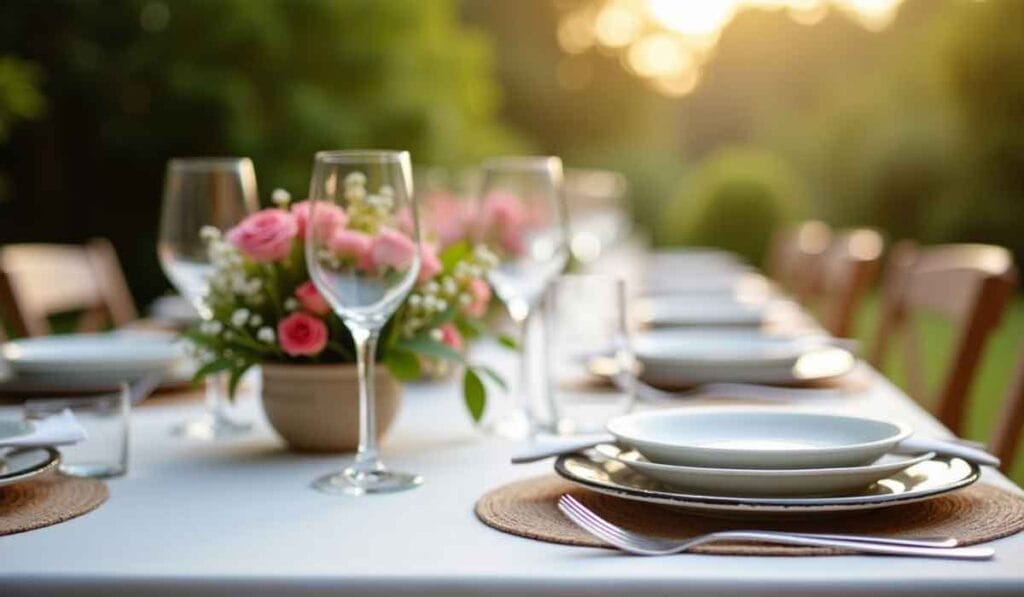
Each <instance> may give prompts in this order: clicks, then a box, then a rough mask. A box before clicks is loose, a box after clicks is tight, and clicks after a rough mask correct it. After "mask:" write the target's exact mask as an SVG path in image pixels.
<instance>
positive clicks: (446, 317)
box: [426, 306, 458, 329]
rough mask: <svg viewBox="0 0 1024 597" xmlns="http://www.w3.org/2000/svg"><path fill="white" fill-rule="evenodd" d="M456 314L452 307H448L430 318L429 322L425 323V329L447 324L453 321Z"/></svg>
mask: <svg viewBox="0 0 1024 597" xmlns="http://www.w3.org/2000/svg"><path fill="white" fill-rule="evenodd" d="M457 313H458V311H457V310H456V309H455V307H454V306H452V307H448V308H447V309H445V310H444V311H442V312H440V313H438V314H437V315H435V316H433V317H431V318H430V321H428V322H427V323H426V327H427V329H433V328H439V327H441V326H442V325H444V324H446V323H448V322H449V321H451V320H453V319H455V315H456V314H457Z"/></svg>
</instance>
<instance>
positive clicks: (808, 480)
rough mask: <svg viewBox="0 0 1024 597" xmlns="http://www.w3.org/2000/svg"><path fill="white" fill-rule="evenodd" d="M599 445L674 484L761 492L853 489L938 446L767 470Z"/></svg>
mask: <svg viewBox="0 0 1024 597" xmlns="http://www.w3.org/2000/svg"><path fill="white" fill-rule="evenodd" d="M595 450H596V451H597V453H598V454H600V455H601V456H604V457H605V458H612V459H615V460H618V461H619V462H621V463H623V464H625V465H626V466H628V467H629V468H631V469H633V470H634V471H636V472H638V473H640V474H642V475H647V476H648V477H651V478H653V479H657V480H658V481H661V482H662V483H665V484H666V485H668V486H670V487H672V488H675V489H683V490H688V491H696V492H698V493H706V494H708V495H738V496H761V497H776V496H797V495H805V496H807V495H819V496H820V495H836V494H841V493H844V492H846V493H849V492H851V491H856V490H859V489H863V488H865V487H867V486H869V485H871V484H872V483H874V482H875V481H878V480H879V479H883V478H885V477H888V476H890V475H893V474H895V473H898V472H900V471H901V470H903V469H905V468H907V467H910V466H913V465H915V464H918V463H920V462H924V461H926V460H931V459H932V458H934V457H935V453H934V452H929V453H927V454H922V455H919V456H905V455H897V454H887V455H885V456H883V457H882V458H881V459H879V460H878V461H877V462H874V463H872V464H868V465H864V466H850V467H836V468H810V469H773V470H765V469H737V468H708V467H699V466H680V465H673V464H659V463H657V462H651V461H650V460H647V459H646V458H644V456H643V454H641V453H640V452H637V451H636V450H623V449H621V448H619V447H618V446H615V445H612V444H601V445H600V446H597V447H596V448H595Z"/></svg>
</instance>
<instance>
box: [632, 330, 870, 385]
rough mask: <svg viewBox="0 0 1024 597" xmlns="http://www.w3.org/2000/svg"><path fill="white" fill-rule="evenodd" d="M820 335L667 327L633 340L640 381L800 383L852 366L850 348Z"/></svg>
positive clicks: (841, 372)
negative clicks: (839, 346) (639, 368)
mask: <svg viewBox="0 0 1024 597" xmlns="http://www.w3.org/2000/svg"><path fill="white" fill-rule="evenodd" d="M830 342H831V339H830V338H829V337H828V336H824V335H818V334H806V335H796V336H792V335H778V334H771V333H768V332H764V331H760V330H753V329H727V328H666V329H656V330H650V331H647V332H643V333H641V334H638V335H637V336H636V337H635V338H634V343H633V349H634V352H635V354H636V357H637V359H638V361H639V362H640V364H641V365H642V367H643V371H642V374H641V376H642V377H643V379H644V381H646V382H647V383H650V384H652V385H656V386H662V387H686V386H692V385H697V384H703V383H714V382H746V383H764V384H798V383H806V382H812V381H825V380H829V379H833V378H836V377H839V376H841V375H844V374H846V373H848V372H849V371H850V370H851V369H852V368H853V366H854V365H855V364H856V359H855V358H854V356H853V355H852V354H850V352H849V351H847V350H844V349H841V348H836V347H834V346H832V345H831V344H830Z"/></svg>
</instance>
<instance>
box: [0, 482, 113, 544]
mask: <svg viewBox="0 0 1024 597" xmlns="http://www.w3.org/2000/svg"><path fill="white" fill-rule="evenodd" d="M109 495H110V494H109V492H108V491H107V485H106V484H105V483H104V482H103V481H98V480H96V479H81V478H78V477H69V476H67V475H61V474H59V473H54V474H51V475H46V476H44V477H42V478H39V479H33V480H32V481H26V482H24V483H16V484H14V485H6V486H4V487H0V535H12V534H14V533H22V532H25V531H31V530H32V529H39V528H42V527H48V526H50V525H52V524H57V523H59V522H64V521H65V520H69V519H72V518H74V517H76V516H81V515H82V514H85V513H87V512H91V511H93V510H95V509H96V508H97V507H99V505H100V504H102V503H103V502H105V501H106V500H107V497H108V496H109Z"/></svg>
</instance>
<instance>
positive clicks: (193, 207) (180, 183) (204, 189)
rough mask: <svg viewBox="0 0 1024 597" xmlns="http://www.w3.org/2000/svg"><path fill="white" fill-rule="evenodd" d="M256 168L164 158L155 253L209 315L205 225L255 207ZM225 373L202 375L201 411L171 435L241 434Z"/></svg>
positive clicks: (228, 161) (225, 223) (234, 219)
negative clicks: (203, 397)
mask: <svg viewBox="0 0 1024 597" xmlns="http://www.w3.org/2000/svg"><path fill="white" fill-rule="evenodd" d="M258 203H259V200H258V196H257V193H256V173H255V169H254V168H253V164H252V161H251V160H250V159H249V158H232V157H224V158H216V157H215V158H175V159H172V160H170V161H168V162H167V172H166V175H165V178H164V193H163V204H162V206H161V212H160V232H159V238H158V240H157V256H158V258H159V260H160V265H161V267H162V268H163V271H164V273H165V274H166V276H167V278H168V279H169V280H170V281H171V284H172V285H173V286H174V287H175V289H176V290H177V291H178V292H179V293H181V295H182V296H184V297H185V299H186V300H188V301H189V302H190V303H192V305H193V306H195V308H196V310H197V311H198V312H199V315H200V317H202V318H203V319H204V320H210V319H212V317H213V312H212V311H211V310H210V308H209V306H208V305H207V303H206V298H207V295H208V293H209V290H210V283H211V276H212V275H213V272H214V263H213V258H212V256H211V255H210V252H209V247H208V243H207V240H206V239H205V238H204V235H205V234H206V232H205V231H206V230H208V229H211V228H212V229H216V230H227V229H228V228H230V227H232V226H234V225H235V224H237V223H238V222H240V221H241V220H242V219H244V218H245V217H246V216H247V215H248V214H250V213H252V212H254V211H256V209H257V208H258ZM227 385H228V384H227V376H226V374H225V373H216V374H211V375H209V376H207V380H206V407H207V412H206V414H205V415H204V416H203V417H202V418H200V419H197V420H193V421H187V422H185V423H183V424H181V425H179V426H177V427H175V428H174V430H173V432H174V433H175V434H176V435H182V436H184V437H189V438H193V439H204V440H210V439H220V438H229V437H234V436H237V435H242V434H244V433H246V432H248V431H249V430H250V428H251V425H250V424H249V423H247V422H243V421H240V420H238V419H237V417H235V416H234V415H233V413H232V410H233V409H232V405H231V403H230V401H229V400H228V395H227Z"/></svg>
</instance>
